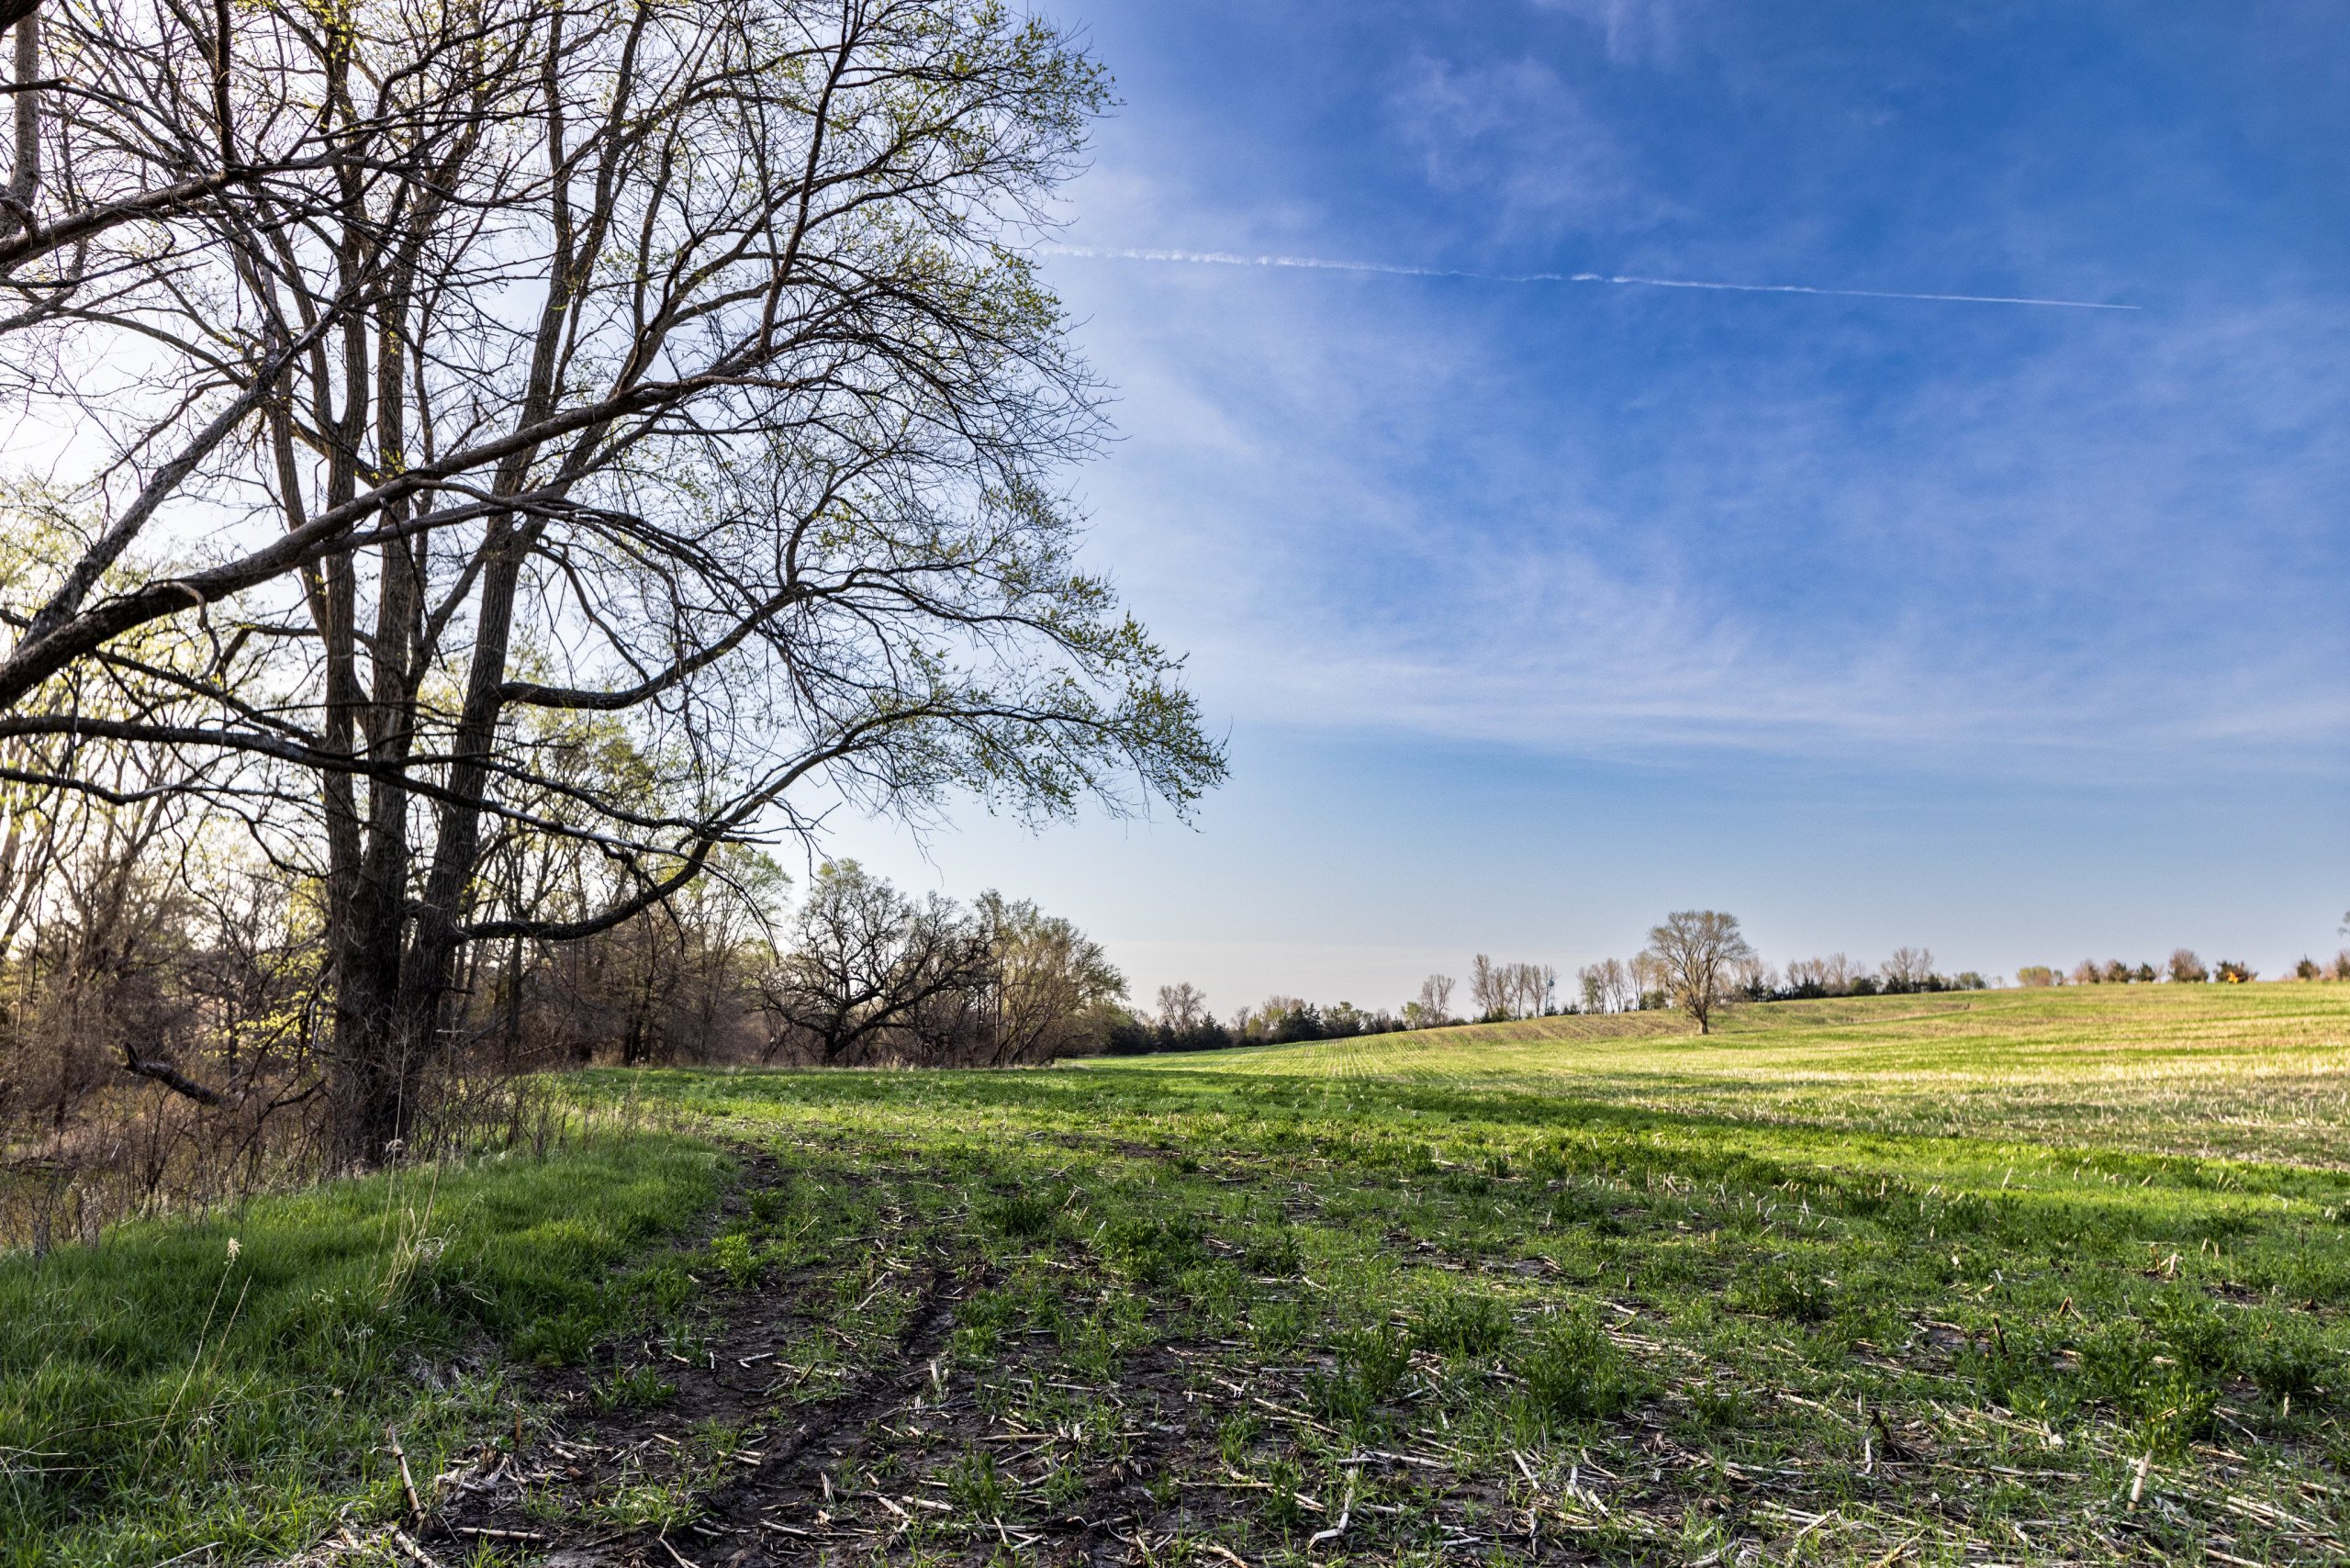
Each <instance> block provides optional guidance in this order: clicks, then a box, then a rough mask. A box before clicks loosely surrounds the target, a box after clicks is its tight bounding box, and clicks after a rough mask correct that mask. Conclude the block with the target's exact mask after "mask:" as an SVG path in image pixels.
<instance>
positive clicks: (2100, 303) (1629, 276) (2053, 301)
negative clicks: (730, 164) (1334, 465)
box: [1042, 244, 2138, 310]
mask: <svg viewBox="0 0 2350 1568" xmlns="http://www.w3.org/2000/svg"><path fill="white" fill-rule="evenodd" d="M1042 248H1043V250H1044V251H1045V252H1046V253H1047V254H1049V255H1056V256H1073V257H1077V258H1079V259H1080V260H1084V261H1096V262H1171V263H1186V264H1189V265H1193V266H1216V267H1299V268H1304V269H1307V270H1310V271H1317V272H1342V273H1378V274H1385V275H1387V276H1391V277H1436V278H1460V279H1463V280H1465V281H1469V282H1473V283H1500V284H1608V285H1616V286H1627V287H1633V288H1694V289H1704V290H1711V291H1714V292H1717V293H1723V294H1816V295H1821V296H1825V297H1833V298H1840V299H1907V300H1918V301H1924V302H1930V303H1939V304H1946V305H2036V306H2045V307H2049V308H2054V309H2060V310H2135V309H2137V308H2138V307H2137V306H2135V305H2128V304H2121V303H2117V302H2114V301H2110V300H2100V299H2058V298H2052V297H2041V296H2034V295H2006V294H1944V293H1935V292H1932V291H1929V290H1918V289H1891V288H1841V287H1838V286H1833V285H1829V284H1810V283H1733V282H1729V281H1727V280H1724V279H1719V278H1689V277H1644V276H1641V275H1639V274H1634V273H1593V272H1583V273H1491V272H1472V271H1469V270H1467V269H1464V268H1460V267H1417V266H1409V265H1405V264H1403V263H1395V262H1360V261H1344V260H1337V259H1333V258H1330V257H1326V256H1281V255H1256V256H1251V255H1243V254H1240V253H1237V252H1230V251H1169V250H1154V249H1146V248H1141V247H1133V246H1101V245H1061V244H1048V245H1046V246H1044V247H1042Z"/></svg>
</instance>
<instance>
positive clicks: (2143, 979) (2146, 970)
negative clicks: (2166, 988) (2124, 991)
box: [2130, 964, 2155, 985]
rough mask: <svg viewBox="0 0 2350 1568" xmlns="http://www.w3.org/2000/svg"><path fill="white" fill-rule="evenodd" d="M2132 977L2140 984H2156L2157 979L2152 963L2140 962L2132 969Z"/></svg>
mask: <svg viewBox="0 0 2350 1568" xmlns="http://www.w3.org/2000/svg"><path fill="white" fill-rule="evenodd" d="M2130 979H2131V980H2132V981H2133V982H2135V983H2136V984H2139V985H2152V984H2154V979H2155V975H2154V965H2152V964H2140V965H2139V966H2138V967H2137V968H2136V969H2132V970H2131V971H2130Z"/></svg>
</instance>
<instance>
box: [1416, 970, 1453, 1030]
mask: <svg viewBox="0 0 2350 1568" xmlns="http://www.w3.org/2000/svg"><path fill="white" fill-rule="evenodd" d="M1419 1007H1420V1013H1421V1015H1422V1016H1423V1017H1425V1018H1426V1019H1427V1025H1423V1026H1424V1027H1435V1026H1437V1025H1444V1024H1449V1023H1450V1022H1451V1021H1452V977H1451V976H1450V975H1430V976H1428V978H1427V979H1426V980H1422V981H1421V982H1420V995H1419Z"/></svg>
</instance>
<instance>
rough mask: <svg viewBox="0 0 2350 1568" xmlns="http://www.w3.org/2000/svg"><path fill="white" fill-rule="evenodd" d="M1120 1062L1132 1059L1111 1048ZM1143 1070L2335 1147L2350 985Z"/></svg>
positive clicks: (1915, 1002) (1765, 1117) (2345, 1128)
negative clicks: (1361, 1080)
mask: <svg viewBox="0 0 2350 1568" xmlns="http://www.w3.org/2000/svg"><path fill="white" fill-rule="evenodd" d="M1119 1065H1121V1066H1125V1065H1127V1064H1119ZM1136 1065H1140V1066H1142V1067H1143V1068H1144V1069H1145V1070H1172V1071H1177V1072H1196V1071H1201V1070H1230V1071H1233V1072H1237V1073H1240V1074H1244V1075H1247V1076H1250V1077H1255V1076H1264V1075H1276V1074H1278V1075H1281V1076H1300V1075H1302V1076H1307V1077H1323V1076H1332V1075H1340V1076H1356V1075H1367V1076H1371V1077H1378V1078H1387V1079H1393V1080H1397V1081H1419V1082H1438V1081H1441V1082H1445V1083H1449V1084H1454V1085H1457V1086H1460V1087H1472V1086H1474V1087H1478V1088H1488V1089H1505V1090H1518V1091H1524V1092H1534V1093H1545V1094H1561V1095H1569V1096H1572V1097H1573V1098H1575V1099H1579V1100H1588V1101H1593V1102H1595V1103H1605V1104H1614V1105H1637V1106H1641V1107H1645V1108H1648V1109H1653V1110H1662V1111H1673V1112H1682V1113H1695V1114H1705V1115H1707V1116H1720V1117H1729V1118H1731V1119H1735V1120H1761V1121H1767V1122H1774V1123H1787V1124H1804V1125H1811V1126H1838V1127H1852V1128H1867V1129H1872V1130H1882V1131H1892V1132H1905V1133H1919V1134H1926V1135H1941V1134H1952V1133H1955V1134H1965V1135H1971V1136H1988V1137H2020V1138H2031V1139H2037V1140H2043V1141H2056V1142H2065V1143H2079V1144H2087V1145H2093V1146H2097V1147H2101V1148H2125V1149H2136V1150H2147V1151H2154V1150H2159V1151H2163V1152H2170V1153H2179V1154H2196V1155H2219V1156H2227V1157H2233V1158H2236V1159H2274V1160H2290V1161H2296V1162H2300V1163H2306V1164H2318V1165H2341V1164H2343V1163H2344V1162H2345V1161H2350V986H2335V985H2299V984H2285V985H2249V986H2226V987H2221V986H2210V985H2206V986H2095V987H2088V986H2083V987H2066V988H2064V989H2059V990H2048V991H1986V992H1973V993H1953V994H1943V995H1928V996H1877V997H1852V998H1844V999H1839V1000H1833V1001H1824V1002H1774V1003H1771V1004H1769V1005H1766V1006H1759V1007H1748V1008H1744V1009H1741V1010H1740V1011H1739V1012H1737V1013H1734V1014H1731V1015H1730V1016H1729V1019H1728V1020H1727V1021H1726V1022H1724V1023H1723V1024H1721V1025H1719V1026H1718V1029H1717V1031H1716V1032H1715V1034H1714V1035H1712V1036H1708V1037H1705V1038H1700V1037H1699V1036H1697V1035H1696V1034H1695V1031H1694V1030H1693V1029H1691V1028H1690V1026H1689V1025H1687V1024H1686V1023H1685V1022H1684V1021H1683V1020H1681V1019H1680V1018H1678V1017H1677V1016H1676V1015H1673V1014H1653V1013H1650V1014H1619V1015H1617V1016H1614V1017H1588V1018H1587V1017H1569V1018H1544V1019H1536V1020H1531V1021H1528V1022H1527V1023H1522V1024H1501V1025H1474V1026H1471V1027H1465V1028H1459V1029H1437V1030H1430V1031H1428V1032H1427V1033H1425V1034H1416V1035H1377V1036H1366V1037H1363V1038H1359V1039H1352V1040H1334V1041H1329V1042H1326V1043H1322V1044H1317V1045H1311V1046H1292V1047H1270V1048H1266V1049H1259V1050H1253V1051H1248V1052H1246V1053H1240V1054H1238V1055H1236V1056H1233V1057H1230V1058H1225V1057H1216V1058H1204V1057H1187V1058H1150V1059H1148V1060H1147V1061H1145V1062H1143V1063H1140V1064H1136Z"/></svg>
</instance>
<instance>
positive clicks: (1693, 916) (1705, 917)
mask: <svg viewBox="0 0 2350 1568" xmlns="http://www.w3.org/2000/svg"><path fill="white" fill-rule="evenodd" d="M1645 956H1646V957H1649V958H1651V960H1652V961H1653V963H1654V964H1655V967H1656V969H1657V972H1658V973H1659V975H1661V976H1662V980H1663V982H1664V983H1663V987H1662V989H1663V991H1665V993H1666V995H1667V996H1669V997H1670V998H1671V999H1672V1002H1673V1005H1674V1006H1676V1007H1678V1008H1680V1009H1681V1011H1683V1012H1684V1013H1686V1014H1689V1016H1690V1017H1692V1018H1694V1019H1695V1020H1696V1023H1697V1032H1698V1033H1699V1034H1701V1035H1707V1034H1711V1033H1712V1032H1713V1026H1714V1019H1715V1017H1716V1015H1717V1014H1719V1013H1720V1012H1721V1011H1722V1010H1723V1009H1724V1008H1726V1007H1728V1006H1729V1003H1730V1000H1731V994H1732V977H1733V975H1734V973H1735V969H1736V966H1737V965H1738V964H1740V962H1742V961H1743V960H1745V959H1748V958H1752V957H1754V949H1753V948H1752V947H1751V946H1748V945H1747V941H1746V937H1745V935H1743V934H1742V933H1741V932H1740V930H1739V928H1738V917H1737V916H1735V915H1730V914H1724V913H1721V912H1720V911H1718V910H1711V909H1689V910H1681V911H1677V912H1676V913H1673V914H1669V915H1667V916H1665V919H1664V924H1662V925H1656V926H1651V927H1650V929H1649V945H1648V948H1647V952H1646V955H1645Z"/></svg>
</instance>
